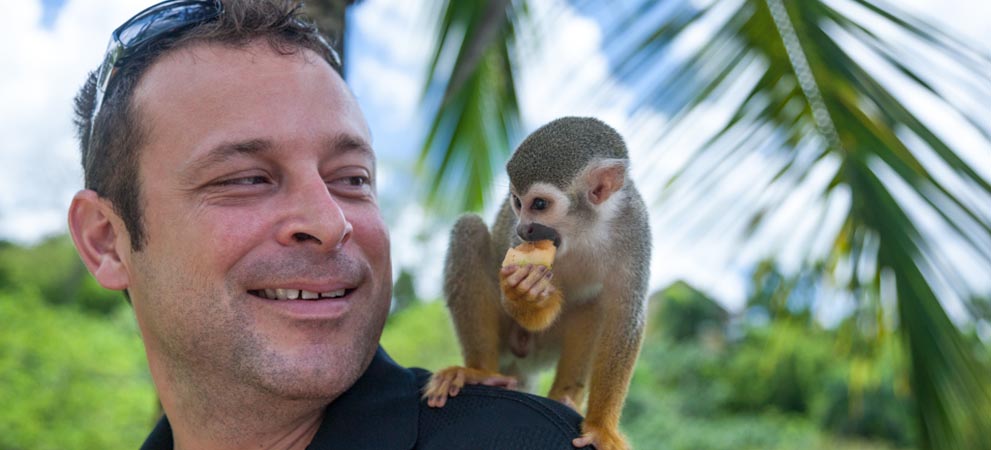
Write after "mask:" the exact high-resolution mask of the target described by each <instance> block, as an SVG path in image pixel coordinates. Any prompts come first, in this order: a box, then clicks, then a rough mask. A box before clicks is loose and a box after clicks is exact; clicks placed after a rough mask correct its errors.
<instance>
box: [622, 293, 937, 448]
mask: <svg viewBox="0 0 991 450" xmlns="http://www.w3.org/2000/svg"><path fill="white" fill-rule="evenodd" d="M686 294H689V295H686ZM653 298H654V302H655V303H654V304H653V305H652V308H651V310H652V311H654V312H653V314H652V317H651V321H650V322H649V323H652V324H653V325H652V327H651V328H652V331H651V332H650V333H648V337H647V340H646V342H645V343H644V347H643V351H642V353H641V356H640V360H639V361H638V365H637V369H636V372H635V374H634V379H633V383H632V385H631V388H630V395H629V397H628V399H627V403H626V407H625V409H624V413H623V421H622V425H623V428H624V430H625V431H626V432H627V433H628V434H629V435H630V437H631V439H632V441H633V442H634V444H635V447H636V448H650V449H727V450H728V449H794V448H803V449H805V448H809V449H833V448H843V449H868V448H870V449H890V448H902V447H911V446H914V445H917V443H918V436H917V433H916V432H915V431H914V430H915V429H916V428H915V422H914V420H913V410H914V404H913V401H912V398H911V391H910V389H909V387H908V383H907V381H906V373H907V365H906V364H905V361H904V360H903V358H901V354H902V352H901V349H900V348H899V345H898V341H897V340H895V339H887V340H885V341H884V342H885V343H886V344H885V345H883V346H881V347H880V348H874V347H870V346H867V344H868V341H866V340H864V339H862V338H851V336H855V335H854V334H852V333H850V332H849V330H845V329H844V328H843V327H840V328H839V329H834V330H827V329H823V328H821V327H819V326H816V325H814V324H810V323H809V322H808V321H806V320H805V319H804V317H805V314H804V312H801V311H799V312H798V314H796V315H794V316H788V315H779V316H776V318H774V319H772V320H771V321H770V322H767V323H763V322H762V323H760V324H754V325H750V324H746V323H742V324H741V323H735V324H730V323H729V321H727V320H726V319H723V320H722V321H721V322H720V323H719V324H718V326H717V327H715V328H713V327H707V328H706V330H707V331H706V332H704V333H698V334H695V335H694V336H692V337H690V338H687V339H686V338H684V337H683V336H684V334H678V333H672V332H669V331H668V330H666V329H665V328H668V327H672V326H674V327H675V329H681V328H682V327H683V322H689V323H691V322H694V323H700V321H699V319H698V315H697V312H698V311H700V310H705V309H707V308H708V305H709V302H711V299H708V298H706V297H705V296H704V295H703V294H701V293H698V292H697V291H695V290H694V289H692V288H691V287H690V286H687V285H684V284H681V283H679V284H676V285H674V286H672V288H668V289H666V290H665V291H663V292H662V293H659V294H657V295H655V296H654V297H653ZM657 302H661V304H657ZM665 303H669V304H670V305H665ZM692 303H696V304H695V305H692ZM672 305H676V306H672ZM661 315H667V316H668V317H661ZM703 322H704V321H703ZM709 323H711V322H709ZM846 325H847V324H844V326H846ZM727 329H737V330H738V331H737V332H736V333H739V337H736V338H734V339H727V338H726V337H725V335H724V334H723V333H724V331H725V330H727ZM720 335H721V336H720ZM865 349H871V351H869V352H868V351H865Z"/></svg>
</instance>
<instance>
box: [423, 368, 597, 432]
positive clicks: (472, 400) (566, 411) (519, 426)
mask: <svg viewBox="0 0 991 450" xmlns="http://www.w3.org/2000/svg"><path fill="white" fill-rule="evenodd" d="M411 370H413V372H414V373H415V374H416V378H417V385H418V386H419V387H420V389H421V390H422V388H423V386H424V385H425V384H426V382H427V380H429V378H430V373H429V372H427V371H425V370H422V369H416V368H414V369H411ZM581 421H582V417H581V416H580V415H579V414H578V413H577V412H575V411H574V410H572V409H571V408H569V407H567V406H565V405H563V404H561V403H559V402H556V401H554V400H550V399H547V398H544V397H539V396H536V395H531V394H526V393H522V392H516V391H511V390H507V389H503V388H498V387H490V386H481V385H469V386H465V387H464V388H462V389H461V392H460V393H459V394H458V395H457V396H456V397H452V398H449V399H448V401H447V404H446V405H444V407H442V408H431V407H429V406H427V404H426V402H425V401H421V402H420V421H419V440H418V441H419V444H420V445H419V447H418V448H423V449H432V448H438V449H440V448H444V449H449V448H485V449H494V450H497V449H514V450H515V449H549V450H550V449H562V450H573V449H574V447H573V446H572V445H571V440H572V439H574V438H576V437H578V435H579V434H580V425H581Z"/></svg>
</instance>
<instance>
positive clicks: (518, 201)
mask: <svg viewBox="0 0 991 450" xmlns="http://www.w3.org/2000/svg"><path fill="white" fill-rule="evenodd" d="M513 204H514V205H516V209H520V208H522V207H523V203H521V202H520V198H519V197H517V196H515V195H514V196H513Z"/></svg>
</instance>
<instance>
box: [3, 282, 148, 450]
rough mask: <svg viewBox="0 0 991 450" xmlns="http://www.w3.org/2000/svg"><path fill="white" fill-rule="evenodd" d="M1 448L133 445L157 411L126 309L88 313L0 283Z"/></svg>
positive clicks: (84, 447) (139, 439)
mask: <svg viewBox="0 0 991 450" xmlns="http://www.w3.org/2000/svg"><path fill="white" fill-rule="evenodd" d="M0 317H2V318H3V326H2V327H0V387H2V388H0V405H3V408H0V449H21V448H31V449H38V450H43V449H68V448H71V449H114V448H121V449H123V448H136V447H138V446H139V445H140V443H141V442H142V441H143V440H144V438H145V437H146V436H147V432H148V430H149V429H150V428H151V426H152V423H153V420H154V419H155V418H156V411H157V403H156V398H155V394H154V388H153V386H152V382H151V378H150V376H149V375H148V369H147V363H146V361H145V358H144V350H143V348H142V345H141V341H140V338H139V336H138V333H137V330H136V327H135V324H134V319H133V317H132V315H131V313H130V311H129V310H126V309H121V310H119V311H118V312H117V313H115V314H113V316H110V317H94V316H92V315H90V314H84V313H81V312H79V311H78V310H75V309H73V308H69V307H66V306H53V305H51V304H50V303H49V302H46V301H44V300H42V298H41V295H40V292H39V290H36V289H34V290H31V289H17V290H14V289H9V288H5V289H2V290H0Z"/></svg>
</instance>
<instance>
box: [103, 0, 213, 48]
mask: <svg viewBox="0 0 991 450" xmlns="http://www.w3.org/2000/svg"><path fill="white" fill-rule="evenodd" d="M220 10H221V5H220V2H219V1H189V0H183V1H172V2H163V3H159V4H157V5H155V6H152V7H151V8H149V9H147V10H145V11H143V12H141V13H140V14H138V15H137V16H134V18H132V19H131V20H129V21H127V23H125V24H124V25H121V26H120V28H118V29H117V31H115V32H114V38H115V39H116V40H117V42H119V43H120V44H121V45H123V46H124V47H125V48H128V49H134V48H135V47H138V46H140V45H142V44H144V43H145V42H148V41H149V40H152V39H154V38H157V37H160V36H163V35H165V34H168V33H173V32H176V31H180V30H182V29H184V28H187V27H190V26H193V25H196V24H199V23H203V22H206V21H209V20H210V19H213V18H215V17H217V16H218V15H219V14H220Z"/></svg>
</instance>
